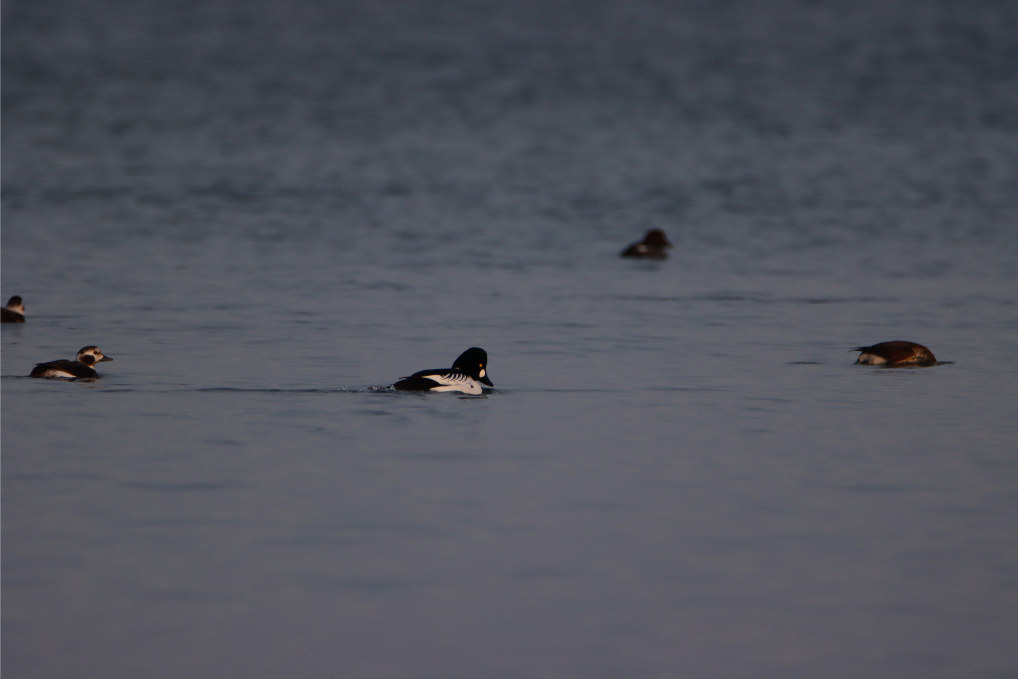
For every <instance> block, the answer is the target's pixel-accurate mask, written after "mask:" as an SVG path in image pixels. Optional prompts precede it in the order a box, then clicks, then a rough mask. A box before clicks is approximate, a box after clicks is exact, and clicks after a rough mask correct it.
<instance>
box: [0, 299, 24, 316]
mask: <svg viewBox="0 0 1018 679" xmlns="http://www.w3.org/2000/svg"><path fill="white" fill-rule="evenodd" d="M24 322H25V305H24V304H22V303H21V298H20V297H18V296H17V295H14V297H11V298H10V299H9V300H7V306H5V307H3V308H0V323H24Z"/></svg>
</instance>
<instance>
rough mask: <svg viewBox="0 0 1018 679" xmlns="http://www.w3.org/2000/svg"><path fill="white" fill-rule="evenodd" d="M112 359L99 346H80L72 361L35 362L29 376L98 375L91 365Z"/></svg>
mask: <svg viewBox="0 0 1018 679" xmlns="http://www.w3.org/2000/svg"><path fill="white" fill-rule="evenodd" d="M112 360H113V359H112V358H110V357H109V356H103V352H102V351H101V350H100V349H99V347H95V346H88V347H84V348H82V350H81V351H79V352H78V355H77V356H76V357H75V360H73V361H50V362H49V363H39V364H37V365H36V366H35V367H34V368H32V372H31V373H30V374H29V377H71V378H75V379H77V378H81V377H99V373H97V372H96V371H95V368H93V367H92V366H94V365H95V364H96V363H102V362H103V361H112Z"/></svg>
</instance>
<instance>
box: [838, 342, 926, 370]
mask: <svg viewBox="0 0 1018 679" xmlns="http://www.w3.org/2000/svg"><path fill="white" fill-rule="evenodd" d="M849 351H861V352H862V353H861V354H859V359H858V360H857V361H856V362H855V363H856V365H885V366H890V365H920V366H928V365H936V364H937V358H936V357H935V356H934V355H933V352H932V351H930V350H929V349H927V348H926V347H924V346H923V345H921V344H916V343H915V342H901V341H897V342H881V343H880V344H874V345H873V346H871V347H856V348H855V349H850V350H849Z"/></svg>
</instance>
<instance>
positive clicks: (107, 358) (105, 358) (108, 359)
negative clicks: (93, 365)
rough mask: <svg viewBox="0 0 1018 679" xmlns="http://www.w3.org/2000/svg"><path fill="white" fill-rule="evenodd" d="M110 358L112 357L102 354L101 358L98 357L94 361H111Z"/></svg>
mask: <svg viewBox="0 0 1018 679" xmlns="http://www.w3.org/2000/svg"><path fill="white" fill-rule="evenodd" d="M112 360H113V359H112V358H110V357H109V356H103V357H102V358H100V359H99V360H98V361H96V362H97V363H102V362H103V361H112Z"/></svg>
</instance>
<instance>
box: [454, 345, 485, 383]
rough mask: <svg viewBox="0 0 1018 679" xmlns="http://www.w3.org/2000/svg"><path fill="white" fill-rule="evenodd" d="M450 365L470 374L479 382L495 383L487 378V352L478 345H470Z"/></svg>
mask: <svg viewBox="0 0 1018 679" xmlns="http://www.w3.org/2000/svg"><path fill="white" fill-rule="evenodd" d="M452 367H454V368H456V369H457V370H459V371H460V372H463V373H466V374H467V375H470V376H471V377H473V378H474V379H475V380H477V381H478V382H480V383H481V384H486V385H488V386H489V387H494V386H495V385H494V384H492V383H491V380H489V379H488V352H486V351H485V350H484V349H481V348H479V347H470V348H469V349H467V350H466V351H464V352H463V353H462V354H460V356H459V358H457V359H456V360H455V361H454V362H453V364H452Z"/></svg>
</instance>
